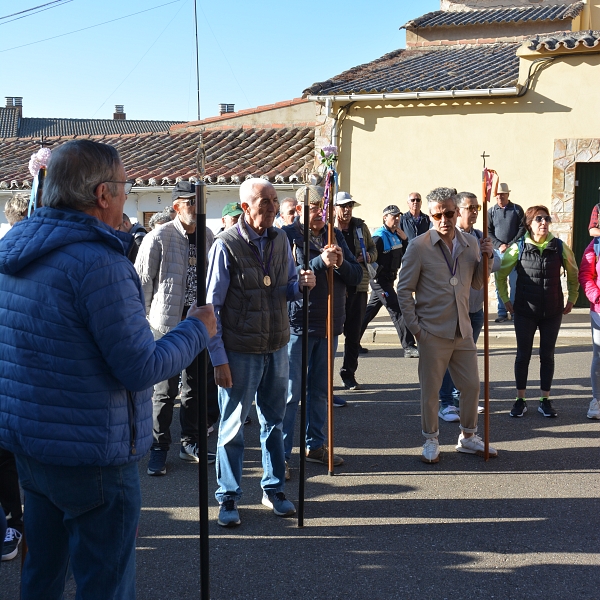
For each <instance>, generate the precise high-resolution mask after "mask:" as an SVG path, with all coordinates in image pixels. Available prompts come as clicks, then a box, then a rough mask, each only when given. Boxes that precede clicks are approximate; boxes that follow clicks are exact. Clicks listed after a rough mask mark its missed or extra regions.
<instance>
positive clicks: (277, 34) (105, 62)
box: [0, 0, 439, 121]
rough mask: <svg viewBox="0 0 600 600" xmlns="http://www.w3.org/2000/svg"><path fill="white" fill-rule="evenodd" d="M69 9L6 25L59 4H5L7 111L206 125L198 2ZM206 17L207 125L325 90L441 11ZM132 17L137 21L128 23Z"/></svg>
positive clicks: (249, 11)
mask: <svg viewBox="0 0 600 600" xmlns="http://www.w3.org/2000/svg"><path fill="white" fill-rule="evenodd" d="M60 1H64V2H65V3H64V4H60V5H58V6H56V7H51V8H50V9H48V10H44V11H43V12H39V13H38V14H35V15H32V16H27V17H26V18H20V19H17V20H12V22H8V21H11V19H2V18H1V17H5V16H7V15H9V14H12V13H17V12H19V11H24V10H26V9H30V8H33V7H35V6H39V5H42V4H45V3H47V2H50V0H11V1H10V2H8V0H2V1H0V74H1V77H0V82H1V83H0V98H1V99H0V102H2V103H4V96H23V106H24V108H23V114H24V116H26V117H65V118H112V114H113V112H114V106H115V104H123V105H124V106H125V112H126V113H127V118H129V119H166V120H182V121H187V120H194V119H196V118H197V104H196V84H195V78H196V63H195V37H194V0H175V1H173V0H71V1H68V2H66V1H65V0H60ZM167 3H169V4H167ZM161 5H162V6H161ZM197 6H198V23H199V33H200V91H201V116H202V118H206V117H211V116H214V115H216V114H218V104H219V103H220V102H227V103H234V104H235V108H236V110H239V109H243V108H251V107H254V106H258V105H261V104H270V103H273V102H279V101H282V100H288V99H291V98H295V97H299V96H300V95H301V94H302V90H304V89H305V88H306V87H308V86H310V85H311V84H312V83H314V82H316V81H323V80H325V79H328V78H329V77H332V76H334V75H336V74H338V73H340V72H341V71H344V70H345V69H348V68H350V67H353V66H356V65H359V64H362V63H365V62H369V61H371V60H373V59H375V58H378V57H379V56H381V55H383V54H385V53H386V52H390V51H392V50H395V49H397V48H402V47H404V40H405V38H404V31H403V30H402V31H400V30H399V28H400V26H401V25H403V24H404V23H405V22H406V21H408V20H409V19H411V18H414V17H417V16H419V15H422V14H424V13H426V12H429V11H432V10H438V9H439V0H419V1H418V2H416V1H412V2H411V1H408V0H378V1H375V2H370V3H368V2H367V3H365V2H358V1H357V0H348V1H346V2H329V3H326V2H317V1H316V0H301V1H296V0H259V1H257V0H253V1H252V0H246V1H241V0H229V1H227V2H214V1H212V0H198V3H197ZM153 7H159V8H156V9H154V10H148V9H152V8H153ZM140 11H145V12H141V13H140ZM132 13H140V14H137V15H135V16H131V17H128V18H121V17H125V16H127V15H131V14H132ZM15 18H16V17H12V19H15ZM107 21H112V22H110V23H106V24H103V25H100V26H98V27H92V28H89V27H90V26H93V25H96V24H100V23H105V22H107ZM83 28H89V29H86V30H84V31H80V32H78V33H72V34H70V35H63V34H69V33H70V32H74V31H76V30H80V29H83ZM55 36H60V37H55ZM52 37H54V38H55V39H50V40H47V41H43V42H40V43H33V44H32V42H37V41H38V40H44V39H46V38H52ZM25 44H28V45H25ZM24 45H25V46H24ZM18 46H22V47H19V48H17V47H18Z"/></svg>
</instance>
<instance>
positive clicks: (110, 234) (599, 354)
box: [0, 140, 600, 599]
mask: <svg viewBox="0 0 600 600" xmlns="http://www.w3.org/2000/svg"><path fill="white" fill-rule="evenodd" d="M132 185H133V182H131V181H128V180H127V176H126V172H125V167H124V165H123V164H122V162H121V159H120V157H119V155H118V153H117V151H116V150H115V149H114V148H112V147H111V146H108V145H105V144H98V143H95V142H92V141H89V140H76V141H72V142H68V143H66V144H64V145H62V146H60V147H59V148H57V149H56V150H55V151H54V152H53V154H52V160H51V163H50V166H49V169H48V174H47V176H46V180H45V186H44V190H43V196H42V206H41V207H39V208H36V210H34V211H30V210H28V206H27V202H26V201H24V200H23V198H18V199H15V200H14V201H13V202H9V203H8V204H7V207H6V210H5V212H6V216H7V219H8V220H9V223H10V225H11V226H12V229H10V230H9V232H8V233H7V234H6V235H5V237H4V238H3V239H2V240H0V297H1V298H2V302H1V303H0V315H1V316H2V318H1V319H0V381H1V387H0V389H1V390H2V391H1V393H0V502H1V504H2V508H3V509H4V510H3V511H0V530H3V529H6V534H5V537H4V540H5V542H4V547H3V553H2V560H10V559H12V558H14V556H16V554H17V552H18V547H19V542H20V540H21V536H22V534H23V528H24V527H25V532H26V534H27V541H28V546H29V552H28V554H27V557H26V559H25V562H24V566H23V574H22V597H23V598H24V599H33V598H41V597H57V598H58V597H60V596H61V594H62V588H63V586H64V582H65V577H66V575H67V573H68V572H69V569H72V573H73V576H74V578H75V581H76V584H77V586H78V590H80V591H81V595H82V597H86V598H96V597H99V596H98V590H102V597H121V598H133V597H134V595H135V559H134V556H135V532H136V528H137V523H138V519H139V514H140V509H141V496H140V485H139V471H138V464H137V463H138V461H140V460H141V459H142V458H144V456H145V455H146V453H147V452H148V451H149V460H148V463H147V470H146V472H147V474H148V475H149V476H152V477H158V476H165V475H166V474H167V467H168V457H169V450H170V448H171V445H172V444H173V443H174V441H173V439H172V437H171V424H172V420H173V416H174V414H175V411H174V407H175V403H176V402H177V400H179V401H180V409H179V411H178V414H179V420H180V425H181V428H180V429H181V435H180V439H179V440H178V441H177V443H176V447H177V448H178V450H179V453H178V457H179V459H180V460H182V461H185V462H188V463H198V462H199V461H200V460H206V461H208V463H213V462H214V463H216V465H215V468H216V481H217V485H218V487H217V491H216V500H217V502H218V504H219V513H218V524H219V525H221V526H222V527H235V526H239V525H240V524H241V517H240V512H239V509H238V503H239V501H240V499H241V498H242V494H243V482H242V470H243V463H244V428H245V426H246V425H247V424H249V423H250V422H251V419H250V410H251V407H252V405H253V404H255V406H256V413H257V416H258V422H259V426H260V445H261V452H262V465H263V475H262V478H261V483H260V485H261V488H262V494H263V495H262V503H263V504H264V505H265V506H266V507H268V508H269V509H270V510H272V511H273V512H274V514H275V515H277V516H280V517H288V516H291V515H293V514H294V513H295V511H296V509H295V506H294V504H293V502H291V501H290V500H289V499H288V498H287V497H286V494H285V485H286V481H287V480H289V479H290V477H291V476H292V473H291V471H290V465H289V463H290V460H291V458H292V453H293V449H294V432H295V425H296V416H297V410H298V405H299V400H300V397H301V392H302V390H301V385H302V383H301V382H302V368H303V361H302V342H303V340H304V339H305V338H304V336H307V338H308V357H309V358H308V364H307V365H306V368H307V369H308V387H307V394H306V401H307V418H306V429H305V431H301V432H300V435H303V436H305V441H306V460H308V461H311V462H314V463H320V464H323V465H327V464H328V462H329V451H328V439H327V434H326V430H325V426H326V421H327V401H328V372H327V353H328V345H329V342H330V340H328V339H327V315H328V293H329V291H328V290H329V284H328V273H332V274H333V275H332V281H333V290H334V292H333V293H334V310H333V335H334V339H333V340H331V341H332V342H333V345H334V348H337V343H338V337H339V336H340V335H342V334H343V335H344V353H343V359H342V365H341V369H340V373H339V374H340V377H341V380H342V383H343V385H344V387H345V388H346V389H349V390H357V389H360V387H361V384H360V383H359V382H358V381H357V380H356V373H357V368H358V364H359V360H360V358H359V357H360V355H361V354H365V353H367V352H368V349H367V348H364V347H362V346H361V337H362V336H363V334H364V333H365V331H366V329H367V327H368V325H369V323H370V322H371V321H372V320H373V319H374V317H375V316H376V315H377V314H378V312H379V310H380V309H381V307H385V308H386V310H387V311H388V313H389V316H390V318H391V320H392V322H393V324H394V326H395V329H396V331H397V334H398V339H399V344H400V345H401V347H402V349H403V353H404V357H406V358H418V359H419V360H418V377H419V382H420V388H421V430H422V435H423V437H424V444H423V447H422V449H421V451H420V456H421V460H422V461H423V462H425V463H437V462H438V461H439V460H440V444H439V441H438V437H439V419H443V420H445V421H450V422H457V423H458V424H459V435H458V439H457V442H456V445H455V449H456V451H458V452H461V453H465V454H476V455H483V454H484V451H485V443H484V440H483V439H482V438H481V437H480V436H479V435H478V433H477V431H478V415H479V413H480V412H482V408H481V407H480V406H479V393H480V381H479V376H478V367H477V346H476V342H477V339H478V337H479V334H480V332H481V330H482V328H483V325H484V307H483V302H484V293H483V287H484V286H485V285H487V282H488V278H489V276H490V274H491V273H492V272H493V273H495V278H496V288H497V294H498V317H497V319H496V321H497V322H499V323H503V322H506V321H509V320H511V321H512V323H513V324H514V328H515V335H516V342H517V353H516V358H515V388H516V401H515V403H514V405H513V407H512V409H511V411H510V416H511V417H523V416H524V415H525V414H526V412H527V400H526V388H527V380H528V368H529V363H530V359H531V355H532V348H533V342H534V336H535V333H536V331H538V330H539V332H540V399H539V404H538V411H539V412H540V413H541V414H542V415H543V416H544V417H550V418H554V417H556V416H557V414H558V413H557V410H556V409H555V408H554V406H553V405H552V402H551V400H550V392H551V386H552V378H553V374H554V354H555V345H556V340H557V336H558V332H559V329H560V326H561V322H562V317H563V315H566V314H568V313H569V312H570V311H571V309H572V307H573V305H574V303H575V302H576V300H577V296H578V289H579V284H580V283H581V286H582V288H583V290H584V292H585V294H586V296H587V297H588V299H589V300H590V303H591V322H592V341H593V362H592V370H591V376H592V389H593V396H594V397H593V399H592V401H591V403H590V406H589V410H588V413H587V416H588V417H589V418H590V419H600V403H599V399H600V398H599V396H598V394H600V286H599V285H598V275H599V273H600V268H599V267H598V256H599V254H600V237H598V238H596V239H594V240H592V242H591V243H590V244H589V246H588V247H587V249H586V251H585V253H584V256H583V258H582V261H581V270H579V269H578V267H577V261H576V259H575V256H574V254H573V251H572V250H571V249H570V248H569V247H568V246H567V244H566V243H565V242H563V241H562V240H561V239H560V238H558V237H555V236H553V234H552V233H551V232H550V225H551V222H552V218H551V216H550V212H549V211H548V209H547V208H546V207H545V206H543V205H536V206H532V207H530V208H528V209H527V210H526V211H523V209H522V208H521V207H520V206H518V205H517V204H514V203H512V202H511V201H510V200H509V194H510V189H509V188H508V186H507V185H506V184H500V186H499V189H498V194H497V196H496V197H495V204H494V205H493V206H492V207H491V208H490V209H489V213H488V219H489V237H484V236H483V233H482V232H481V231H480V230H479V229H477V228H475V223H476V222H477V220H478V216H479V214H480V211H481V204H480V202H479V200H478V198H477V196H476V195H475V194H473V193H471V192H461V193H457V190H455V189H453V188H446V187H439V188H436V189H433V190H432V191H431V192H430V193H429V194H428V195H427V197H426V201H427V210H426V212H423V211H422V208H423V200H422V197H421V194H420V193H418V192H411V193H410V194H409V195H408V199H407V205H408V210H407V211H406V212H405V213H404V214H402V211H401V210H400V208H399V207H398V206H397V205H395V204H391V205H389V206H386V207H385V208H384V209H383V214H382V225H381V226H380V227H378V228H377V229H375V230H374V231H373V233H371V231H370V230H369V228H368V227H367V225H366V223H365V222H364V221H363V220H362V219H360V218H358V217H356V216H354V215H353V210H354V208H355V207H357V206H360V204H359V203H358V202H357V201H356V200H355V199H354V197H353V196H352V195H350V194H349V193H348V192H345V191H340V192H338V193H337V194H335V195H334V196H333V197H332V198H330V201H332V202H333V205H334V214H335V224H334V225H335V226H334V233H333V243H329V241H328V235H327V227H326V226H327V222H326V215H327V213H326V203H325V198H326V197H327V194H326V193H325V190H324V188H322V187H319V186H316V185H308V186H302V187H300V189H298V190H297V194H296V197H295V198H293V197H288V198H284V199H283V200H282V201H281V202H279V201H278V197H277V191H276V189H275V187H274V186H273V185H272V184H271V183H269V182H268V181H266V180H264V179H248V180H246V181H245V182H244V183H242V185H241V186H240V190H239V195H240V199H239V202H230V203H229V204H227V205H226V206H225V207H224V208H223V210H222V219H221V221H222V227H221V229H220V230H219V231H218V232H214V233H213V232H212V231H211V230H210V229H208V228H207V229H206V230H205V231H202V232H197V231H196V230H197V222H196V216H197V207H196V194H195V190H194V186H193V184H190V182H187V181H181V182H179V183H177V184H176V185H175V187H174V189H173V192H172V205H171V206H169V207H167V208H166V209H165V210H164V211H162V212H159V213H156V214H155V215H154V216H153V217H152V218H151V219H150V223H149V225H150V231H147V230H146V229H145V228H144V227H143V226H142V225H141V224H140V223H134V222H132V220H131V219H130V218H129V217H128V215H126V214H125V213H123V207H124V203H125V200H126V197H127V194H128V193H129V191H130V190H131V187H132ZM305 196H308V199H309V205H310V207H309V211H308V213H309V216H308V231H309V240H307V241H308V245H307V247H308V249H309V251H308V256H305V254H304V253H305V250H304V249H305V241H306V240H305V239H304V235H305V234H304V216H303V215H304V212H303V199H304V198H305ZM29 213H31V214H29ZM592 217H593V215H592ZM597 220H598V217H597V216H596V225H595V226H596V227H597ZM593 231H594V230H593V228H592V227H591V224H590V232H591V233H592V232H593ZM598 232H599V234H600V230H598ZM197 240H205V242H206V256H207V264H206V273H207V276H206V301H207V304H206V306H202V307H198V306H197V303H196V300H197V299H196V289H197V266H198V265H197V257H198V255H199V254H201V255H203V254H204V253H203V252H200V253H198V251H197V247H196V244H197ZM201 249H202V247H201ZM485 257H487V258H485ZM563 272H564V273H565V274H566V292H567V300H566V303H565V294H564V292H563V283H562V278H561V274H562V273H563ZM305 288H306V289H308V290H309V291H310V293H309V294H308V306H304V302H305V298H304V293H303V290H304V289H305ZM369 289H370V291H371V296H370V298H368V293H369ZM305 309H307V310H308V314H309V325H308V330H306V331H305V330H304V324H303V319H302V314H303V312H304V310H305ZM204 349H208V353H209V357H210V360H209V368H208V372H207V395H206V406H207V413H208V428H209V429H208V431H207V432H205V431H199V430H198V411H199V407H200V398H199V382H198V379H197V363H198V355H199V354H200V352H201V351H202V350H204ZM334 403H335V406H339V407H342V406H344V405H345V404H346V401H345V400H344V399H343V398H340V397H334ZM214 429H216V438H217V439H216V452H215V453H210V452H209V454H208V456H202V455H201V454H200V450H199V447H200V445H199V440H200V436H204V435H207V434H209V433H211V432H212V431H213V430H214ZM487 450H488V452H489V456H491V457H496V456H497V455H498V452H497V450H496V449H495V448H494V447H493V446H491V445H489V443H488V446H487ZM333 461H334V465H336V466H341V465H343V464H344V459H343V458H342V457H341V456H337V455H334V457H333ZM21 488H22V489H23V491H24V495H25V518H23V512H22V507H21V499H20V489H21ZM5 515H6V516H7V517H8V522H5V520H4V519H3V517H4V516H5ZM115 524H119V527H115ZM116 529H118V535H116V536H115V531H116ZM1 533H2V531H0V534H1Z"/></svg>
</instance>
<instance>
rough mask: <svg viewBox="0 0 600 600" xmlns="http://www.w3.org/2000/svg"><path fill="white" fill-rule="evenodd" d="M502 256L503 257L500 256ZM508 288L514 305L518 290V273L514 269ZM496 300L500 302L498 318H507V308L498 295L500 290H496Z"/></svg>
mask: <svg viewBox="0 0 600 600" xmlns="http://www.w3.org/2000/svg"><path fill="white" fill-rule="evenodd" d="M500 256H502V255H500ZM508 287H509V292H510V293H509V296H510V301H511V302H512V303H513V305H514V303H515V292H516V290H517V271H516V269H513V270H512V271H511V272H510V273H509V274H508ZM496 300H497V301H498V316H499V317H506V316H507V312H506V306H504V302H502V298H500V294H499V293H498V288H496Z"/></svg>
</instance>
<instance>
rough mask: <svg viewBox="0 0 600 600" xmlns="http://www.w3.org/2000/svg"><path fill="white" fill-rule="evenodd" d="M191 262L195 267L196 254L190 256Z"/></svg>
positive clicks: (191, 265)
mask: <svg viewBox="0 0 600 600" xmlns="http://www.w3.org/2000/svg"><path fill="white" fill-rule="evenodd" d="M189 263H190V267H195V266H196V257H195V256H192V257H190V260H189Z"/></svg>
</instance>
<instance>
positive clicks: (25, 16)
mask: <svg viewBox="0 0 600 600" xmlns="http://www.w3.org/2000/svg"><path fill="white" fill-rule="evenodd" d="M69 2H73V0H64V1H63V2H62V4H57V5H55V6H49V7H48V8H43V9H41V10H36V11H35V12H32V13H29V14H27V15H23V16H21V17H17V18H16V19H11V20H10V21H4V23H0V25H8V23H12V22H13V21H18V20H19V19H25V18H27V17H32V16H33V15H37V14H38V13H42V12H45V11H47V10H52V9H53V8H58V7H59V6H63V4H67V3H69ZM38 8H39V6H38ZM30 10H33V8H32V9H30ZM17 14H18V13H17ZM4 18H6V17H4Z"/></svg>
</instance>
